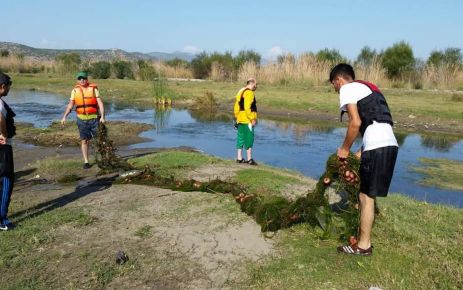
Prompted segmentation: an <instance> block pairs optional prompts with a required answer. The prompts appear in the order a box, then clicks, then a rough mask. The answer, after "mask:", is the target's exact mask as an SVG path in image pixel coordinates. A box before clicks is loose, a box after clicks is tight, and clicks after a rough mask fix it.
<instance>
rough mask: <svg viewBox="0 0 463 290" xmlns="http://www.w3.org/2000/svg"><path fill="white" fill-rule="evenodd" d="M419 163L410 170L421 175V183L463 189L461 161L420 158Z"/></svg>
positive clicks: (462, 166)
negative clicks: (419, 164)
mask: <svg viewBox="0 0 463 290" xmlns="http://www.w3.org/2000/svg"><path fill="white" fill-rule="evenodd" d="M420 163H421V166H419V167H418V166H413V167H412V168H411V170H413V171H415V172H417V173H420V174H421V175H422V176H423V178H422V180H421V181H420V183H421V184H424V185H427V186H434V187H440V188H444V189H450V190H458V191H463V178H462V176H463V161H457V160H449V159H431V158H420Z"/></svg>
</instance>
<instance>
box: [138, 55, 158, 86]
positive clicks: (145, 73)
mask: <svg viewBox="0 0 463 290" xmlns="http://www.w3.org/2000/svg"><path fill="white" fill-rule="evenodd" d="M137 65H138V78H139V79H140V80H142V81H152V80H154V79H155V78H156V77H157V76H158V74H157V72H156V69H154V67H153V66H152V65H151V64H149V63H147V62H146V61H144V60H139V61H137Z"/></svg>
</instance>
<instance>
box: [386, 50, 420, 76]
mask: <svg viewBox="0 0 463 290" xmlns="http://www.w3.org/2000/svg"><path fill="white" fill-rule="evenodd" d="M382 64H383V67H384V68H385V69H386V74H387V76H388V77H389V78H390V79H399V78H401V77H403V76H405V75H406V74H409V73H411V72H412V71H413V68H414V66H415V57H414V56H413V50H412V47H411V46H410V45H409V44H408V43H406V42H405V41H401V42H399V43H395V44H394V45H393V46H392V47H389V48H388V49H386V50H385V51H384V53H383V54H382Z"/></svg>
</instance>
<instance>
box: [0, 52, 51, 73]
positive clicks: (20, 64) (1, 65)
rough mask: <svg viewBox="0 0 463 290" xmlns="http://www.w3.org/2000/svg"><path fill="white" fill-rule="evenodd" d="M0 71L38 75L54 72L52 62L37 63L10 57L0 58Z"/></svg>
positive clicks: (14, 56)
mask: <svg viewBox="0 0 463 290" xmlns="http://www.w3.org/2000/svg"><path fill="white" fill-rule="evenodd" d="M0 71H2V72H9V73H38V72H48V73H50V72H51V73H53V72H55V71H56V65H55V63H54V62H53V61H38V60H35V59H33V58H30V57H21V56H17V55H10V56H7V57H0Z"/></svg>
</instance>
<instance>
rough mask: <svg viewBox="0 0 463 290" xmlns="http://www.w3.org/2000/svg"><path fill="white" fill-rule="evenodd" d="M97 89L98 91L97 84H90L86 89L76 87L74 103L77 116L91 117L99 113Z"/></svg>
mask: <svg viewBox="0 0 463 290" xmlns="http://www.w3.org/2000/svg"><path fill="white" fill-rule="evenodd" d="M95 89H97V86H96V85H95V84H88V86H86V87H82V86H80V85H76V86H75V87H74V90H75V92H74V102H75V104H76V113H77V114H80V115H90V114H96V113H97V112H98V102H97V100H96V94H95Z"/></svg>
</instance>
